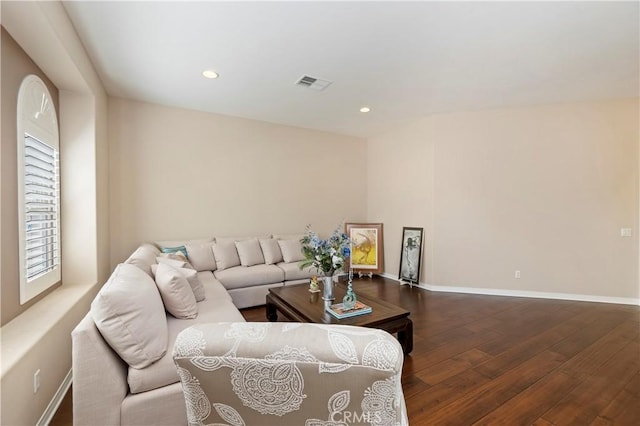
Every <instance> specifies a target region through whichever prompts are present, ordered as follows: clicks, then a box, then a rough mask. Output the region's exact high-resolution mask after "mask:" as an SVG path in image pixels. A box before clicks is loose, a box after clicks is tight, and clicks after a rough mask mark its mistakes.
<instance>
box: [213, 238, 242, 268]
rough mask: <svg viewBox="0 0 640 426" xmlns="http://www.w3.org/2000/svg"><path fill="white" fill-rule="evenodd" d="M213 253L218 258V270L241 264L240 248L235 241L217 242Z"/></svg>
mask: <svg viewBox="0 0 640 426" xmlns="http://www.w3.org/2000/svg"><path fill="white" fill-rule="evenodd" d="M213 255H214V256H215V258H216V265H217V266H218V271H223V270H225V269H229V268H232V267H234V266H238V265H240V258H239V257H238V250H237V249H236V243H235V242H217V243H215V244H214V245H213Z"/></svg>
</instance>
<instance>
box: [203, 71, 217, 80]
mask: <svg viewBox="0 0 640 426" xmlns="http://www.w3.org/2000/svg"><path fill="white" fill-rule="evenodd" d="M202 75H203V76H205V77H206V78H218V77H219V75H218V73H217V72H215V71H214V70H205V71H202Z"/></svg>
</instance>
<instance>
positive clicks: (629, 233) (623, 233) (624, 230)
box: [620, 228, 633, 237]
mask: <svg viewBox="0 0 640 426" xmlns="http://www.w3.org/2000/svg"><path fill="white" fill-rule="evenodd" d="M632 235H633V231H632V230H631V228H620V236H621V237H630V236H632Z"/></svg>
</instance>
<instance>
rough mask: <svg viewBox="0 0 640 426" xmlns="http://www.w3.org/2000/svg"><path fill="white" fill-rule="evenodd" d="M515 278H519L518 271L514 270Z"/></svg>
mask: <svg viewBox="0 0 640 426" xmlns="http://www.w3.org/2000/svg"><path fill="white" fill-rule="evenodd" d="M515 278H517V279H520V271H516V273H515Z"/></svg>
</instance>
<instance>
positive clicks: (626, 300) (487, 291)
mask: <svg viewBox="0 0 640 426" xmlns="http://www.w3.org/2000/svg"><path fill="white" fill-rule="evenodd" d="M382 276H383V277H385V278H389V279H392V280H395V281H399V282H401V281H400V280H399V279H398V277H397V276H395V275H391V274H382ZM401 284H402V282H401ZM404 284H407V283H404ZM407 285H408V284H407ZM414 287H419V288H422V289H424V290H429V291H438V292H444V293H467V294H483V295H487V296H508V297H530V298H536V299H556V300H575V301H578V302H598V303H615V304H619V305H637V306H640V299H634V298H632V297H609V296H598V295H592V294H571V293H552V292H544V291H526V290H506V289H499V288H476V287H453V286H445V285H434V284H426V283H419V284H417V285H416V284H414Z"/></svg>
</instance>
